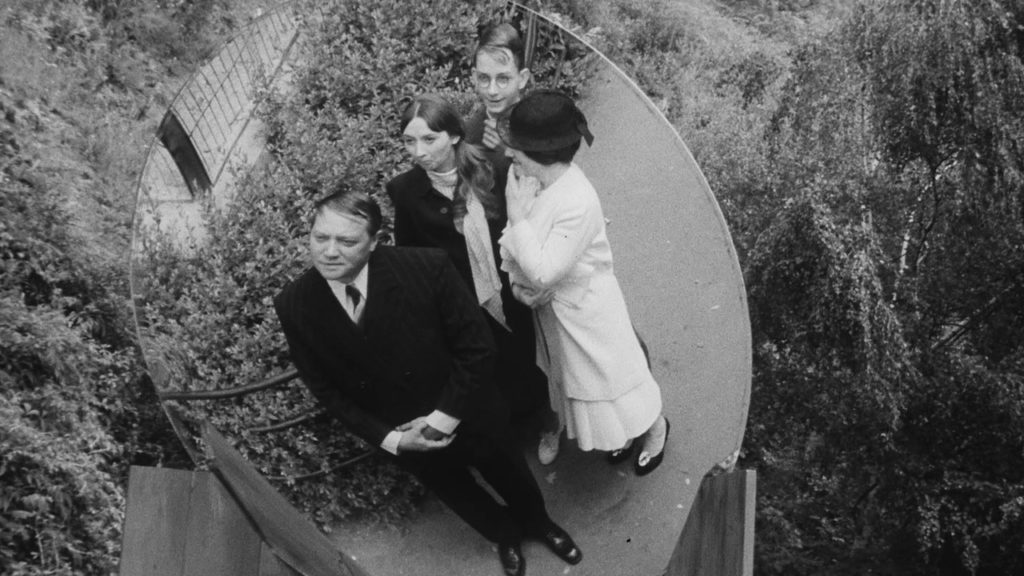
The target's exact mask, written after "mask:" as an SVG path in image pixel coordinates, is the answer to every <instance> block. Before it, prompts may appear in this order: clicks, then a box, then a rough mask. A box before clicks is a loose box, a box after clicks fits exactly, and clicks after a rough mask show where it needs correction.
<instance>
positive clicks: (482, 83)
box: [473, 72, 512, 90]
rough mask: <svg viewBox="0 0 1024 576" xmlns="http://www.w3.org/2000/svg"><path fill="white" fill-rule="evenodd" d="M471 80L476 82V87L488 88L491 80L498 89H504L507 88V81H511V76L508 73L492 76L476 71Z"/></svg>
mask: <svg viewBox="0 0 1024 576" xmlns="http://www.w3.org/2000/svg"><path fill="white" fill-rule="evenodd" d="M473 80H474V81H475V82H476V85H477V88H481V89H484V88H490V87H491V82H494V84H496V85H497V86H498V88H499V89H500V90H504V89H505V88H508V85H509V83H510V82H512V77H511V76H509V75H508V74H498V75H497V76H495V77H493V78H492V77H490V76H488V75H487V74H484V73H483V72H477V73H476V75H475V76H473Z"/></svg>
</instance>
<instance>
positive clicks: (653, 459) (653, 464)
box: [633, 418, 672, 476]
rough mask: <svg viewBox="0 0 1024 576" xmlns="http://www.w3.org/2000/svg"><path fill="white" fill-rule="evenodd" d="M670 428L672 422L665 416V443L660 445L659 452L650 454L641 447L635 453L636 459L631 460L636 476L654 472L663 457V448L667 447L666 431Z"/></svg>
mask: <svg viewBox="0 0 1024 576" xmlns="http://www.w3.org/2000/svg"><path fill="white" fill-rule="evenodd" d="M671 429H672V424H671V423H670V422H669V421H668V418H665V443H664V444H662V445H661V452H658V453H657V454H656V455H654V456H651V455H650V454H648V453H647V451H646V450H643V449H641V450H640V451H639V452H637V453H636V461H634V462H633V469H634V470H636V475H637V476H644V475H646V474H650V473H651V472H654V469H655V468H657V467H658V465H659V464H661V461H662V460H663V459H664V458H665V448H667V447H668V433H669V431H670V430H671Z"/></svg>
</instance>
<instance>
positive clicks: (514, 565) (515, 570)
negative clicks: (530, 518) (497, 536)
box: [498, 544, 526, 576]
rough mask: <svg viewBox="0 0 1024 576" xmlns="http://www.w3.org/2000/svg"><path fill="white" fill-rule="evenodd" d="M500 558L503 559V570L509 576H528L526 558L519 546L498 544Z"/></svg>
mask: <svg viewBox="0 0 1024 576" xmlns="http://www.w3.org/2000/svg"><path fill="white" fill-rule="evenodd" d="M498 558H501V569H502V570H504V571H505V574H507V575H508V576H524V574H526V558H525V557H523V551H522V549H521V548H520V547H519V544H498Z"/></svg>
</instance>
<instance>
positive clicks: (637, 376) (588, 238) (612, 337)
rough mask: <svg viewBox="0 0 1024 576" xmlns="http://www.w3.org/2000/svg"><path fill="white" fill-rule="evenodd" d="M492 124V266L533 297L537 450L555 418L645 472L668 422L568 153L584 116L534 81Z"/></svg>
mask: <svg viewBox="0 0 1024 576" xmlns="http://www.w3.org/2000/svg"><path fill="white" fill-rule="evenodd" d="M501 132H502V139H503V141H504V144H505V146H506V148H507V154H508V155H509V156H510V157H511V158H512V167H511V169H510V173H509V177H508V187H507V191H506V193H507V203H508V225H507V226H506V228H505V230H504V232H503V234H502V236H501V239H500V241H499V244H500V246H501V253H502V256H503V258H504V262H503V264H502V267H503V268H505V269H506V270H507V271H508V272H509V277H510V279H511V281H512V284H513V292H514V294H515V295H516V297H517V298H518V299H519V300H521V301H522V302H524V303H526V304H527V305H529V306H530V307H532V308H533V309H534V313H535V314H534V320H535V327H536V332H537V363H538V365H540V367H541V368H542V369H543V370H544V371H545V372H546V373H547V375H548V382H549V389H548V393H549V396H550V398H551V406H552V408H553V409H554V411H555V412H556V413H557V414H558V426H557V429H556V430H550V431H548V432H545V433H543V434H542V435H541V445H540V447H539V450H538V453H539V455H540V456H541V461H542V462H543V461H544V460H548V461H550V460H553V459H554V454H557V450H558V440H559V437H560V434H561V430H562V429H564V430H565V431H566V433H567V435H568V437H569V438H575V439H576V440H577V442H578V443H579V446H580V448H581V449H583V450H595V449H596V450H604V451H608V452H609V455H608V458H609V460H610V461H612V462H613V463H615V462H620V461H624V460H626V459H628V458H630V457H631V456H632V454H633V452H634V451H635V452H636V456H635V459H634V468H635V470H636V473H637V474H638V475H644V474H647V473H649V472H651V471H652V470H654V469H655V468H656V467H657V466H658V465H659V464H660V463H661V461H662V457H663V456H664V448H665V442H666V440H667V437H668V431H669V424H668V421H667V420H666V419H665V417H664V416H663V415H662V401H661V390H660V389H659V387H658V384H657V383H656V382H655V381H654V378H653V376H652V375H651V371H650V368H649V366H648V364H647V360H646V357H645V355H644V352H643V350H642V349H641V346H640V342H639V340H638V338H637V336H636V334H635V333H634V331H633V327H632V324H631V323H630V320H629V313H628V312H627V310H626V302H625V300H624V298H623V296H622V291H621V290H620V288H619V283H618V281H617V280H616V278H615V274H614V272H613V269H612V253H611V247H610V246H609V244H608V236H607V235H606V233H605V220H604V214H603V212H602V211H601V203H600V201H599V199H598V196H597V192H596V191H595V190H594V187H593V186H592V185H591V184H590V181H589V180H587V177H586V176H585V175H584V174H583V171H582V170H580V168H579V167H578V166H577V165H576V164H574V163H573V162H572V160H573V157H574V156H575V154H576V151H577V150H579V146H580V140H581V139H586V140H587V144H588V145H589V144H590V143H591V141H592V140H593V136H592V135H591V134H590V130H589V129H588V127H587V122H586V118H585V117H584V116H583V113H582V112H581V111H580V110H579V109H578V108H577V107H576V105H575V103H574V102H573V101H572V99H571V98H569V97H568V96H566V95H564V94H562V93H560V92H557V91H552V90H542V91H537V92H534V93H533V94H530V95H529V96H527V97H526V98H524V99H523V100H521V101H520V102H519V103H518V104H516V106H515V107H514V108H513V109H512V112H511V114H510V116H509V118H508V120H507V123H506V124H505V125H504V126H503V129H502V131H501ZM641 437H642V441H640V442H634V440H636V439H638V438H641ZM635 444H641V446H640V447H639V450H635V448H636V446H635ZM545 456H546V457H545Z"/></svg>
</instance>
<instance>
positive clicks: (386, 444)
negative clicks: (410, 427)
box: [380, 430, 402, 456]
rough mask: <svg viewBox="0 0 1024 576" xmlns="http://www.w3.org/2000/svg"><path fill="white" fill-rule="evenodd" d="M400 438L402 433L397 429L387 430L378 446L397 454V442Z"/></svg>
mask: <svg viewBox="0 0 1024 576" xmlns="http://www.w3.org/2000/svg"><path fill="white" fill-rule="evenodd" d="M401 439H402V433H401V432H399V431H398V430H392V431H391V432H388V435H387V436H385V437H384V441H383V442H381V443H380V447H381V448H383V449H384V450H387V451H388V452H390V453H392V454H394V455H395V456H398V442H399V441H400V440H401Z"/></svg>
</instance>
